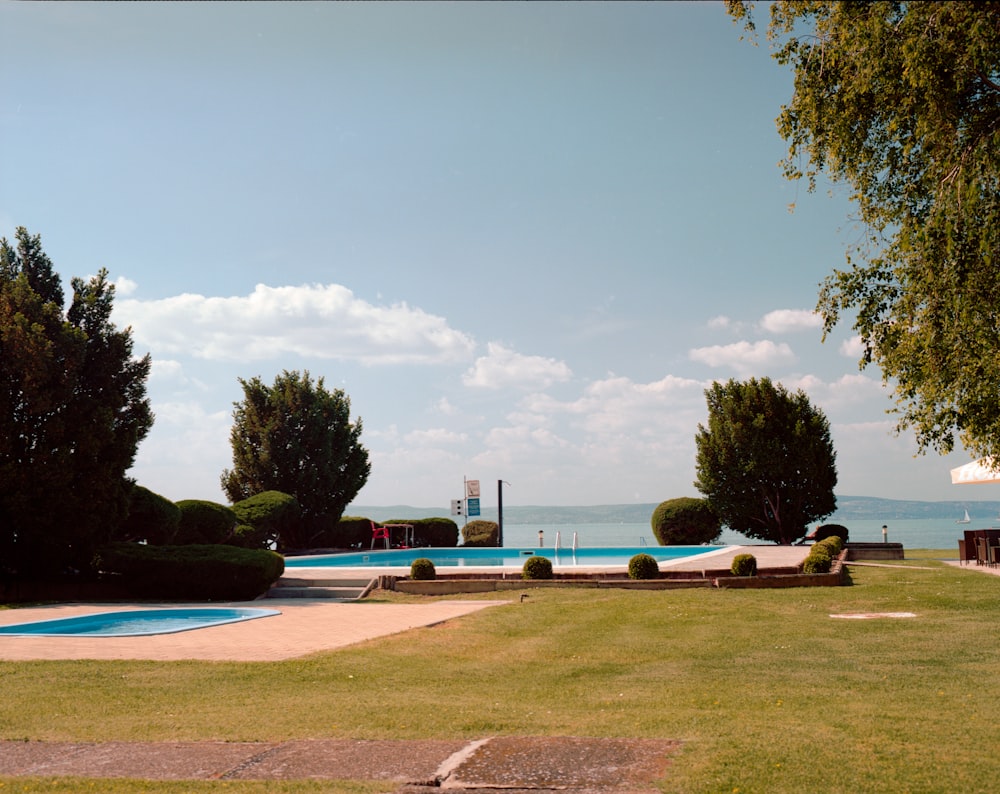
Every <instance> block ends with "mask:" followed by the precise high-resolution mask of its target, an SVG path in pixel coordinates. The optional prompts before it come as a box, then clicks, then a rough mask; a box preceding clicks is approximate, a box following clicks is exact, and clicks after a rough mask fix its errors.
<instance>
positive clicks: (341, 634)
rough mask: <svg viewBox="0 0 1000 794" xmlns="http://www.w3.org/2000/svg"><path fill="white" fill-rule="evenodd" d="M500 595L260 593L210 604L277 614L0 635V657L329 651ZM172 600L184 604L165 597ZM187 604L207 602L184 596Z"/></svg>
mask: <svg viewBox="0 0 1000 794" xmlns="http://www.w3.org/2000/svg"><path fill="white" fill-rule="evenodd" d="M504 603H507V602H505V601H433V602H429V603H427V604H370V603H365V602H363V601H361V602H355V603H326V602H323V601H310V600H304V599H289V600H280V599H270V598H269V599H263V600H259V601H250V602H243V603H233V604H212V606H241V607H262V608H267V609H277V610H279V611H280V612H281V614H280V615H275V616H272V617H265V618H257V619H255V620H248V621H245V622H242V623H229V624H226V625H222V626H212V627H209V628H204V629H197V630H195V631H182V632H178V633H176V634H159V635H154V636H149V637H7V636H3V637H0V659H4V660H11V661H16V660H20V661H24V660H29V659H154V660H163V661H169V660H177V659H204V660H212V661H238V662H239V661H243V662H269V661H278V660H281V659H292V658H295V657H296V656H305V655H306V654H309V653H315V652H317V651H328V650H332V649H334V648H342V647H344V646H346V645H353V644H354V643H358V642H363V641H364V640H368V639H372V638H375V637H383V636H385V635H387V634H396V633H398V632H401V631H407V630H408V629H413V628H418V627H422V626H431V625H434V624H435V623H441V622H443V621H446V620H451V619H452V618H457V617H461V616H462V615H468V614H470V613H471V612H476V611H478V610H480V609H484V608H486V607H488V606H496V605H498V604H504ZM156 606H157V605H155V604H56V605H51V606H41V607H26V608H22V609H2V610H0V625H10V624H13V623H26V622H29V621H34V620H49V619H52V618H64V617H71V616H73V615H81V614H93V613H95V612H114V611H118V610H123V609H137V608H142V609H149V608H151V607H154V608H155V607H156ZM163 606H169V607H171V608H175V607H182V606H185V605H184V604H165V605H163ZM189 606H205V604H190V605H189Z"/></svg>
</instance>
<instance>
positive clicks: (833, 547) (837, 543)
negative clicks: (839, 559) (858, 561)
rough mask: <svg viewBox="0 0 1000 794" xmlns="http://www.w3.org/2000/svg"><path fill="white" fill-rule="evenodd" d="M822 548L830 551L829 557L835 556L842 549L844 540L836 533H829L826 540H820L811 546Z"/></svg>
mask: <svg viewBox="0 0 1000 794" xmlns="http://www.w3.org/2000/svg"><path fill="white" fill-rule="evenodd" d="M817 547H819V548H824V549H826V550H827V551H829V552H830V556H831V557H836V556H837V555H838V554H840V552H842V551H843V550H844V541H842V540H841V539H840V537H839V536H838V535H830V537H828V538H827V539H826V540H821V541H820V542H819V543H816V544H814V545H813V548H814V549H815V548H817Z"/></svg>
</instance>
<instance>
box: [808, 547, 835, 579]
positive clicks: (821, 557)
mask: <svg viewBox="0 0 1000 794" xmlns="http://www.w3.org/2000/svg"><path fill="white" fill-rule="evenodd" d="M832 565H833V557H832V556H830V554H829V553H828V552H827V550H826V549H825V548H824V547H823V546H821V545H819V544H817V545H816V546H813V550H812V551H811V552H809V556H808V557H806V559H805V562H803V563H802V573H829V572H830V567H831V566H832Z"/></svg>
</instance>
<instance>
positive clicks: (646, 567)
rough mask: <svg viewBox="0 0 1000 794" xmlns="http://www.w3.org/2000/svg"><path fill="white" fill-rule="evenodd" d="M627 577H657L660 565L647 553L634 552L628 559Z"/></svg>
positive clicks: (658, 576)
mask: <svg viewBox="0 0 1000 794" xmlns="http://www.w3.org/2000/svg"><path fill="white" fill-rule="evenodd" d="M628 578H629V579H659V578H660V565H659V563H658V562H657V561H656V558H655V557H653V556H651V555H649V554H636V555H635V556H634V557H633V558H632V559H630V560H629V561H628Z"/></svg>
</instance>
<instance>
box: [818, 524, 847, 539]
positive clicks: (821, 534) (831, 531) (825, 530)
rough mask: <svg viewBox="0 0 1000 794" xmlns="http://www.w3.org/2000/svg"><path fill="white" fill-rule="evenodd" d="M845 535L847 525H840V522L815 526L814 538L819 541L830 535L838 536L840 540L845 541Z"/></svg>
mask: <svg viewBox="0 0 1000 794" xmlns="http://www.w3.org/2000/svg"><path fill="white" fill-rule="evenodd" d="M847 535H848V532H847V527H845V526H841V525H840V524H823V526H821V527H816V532H815V533H814V539H815V540H817V541H820V540H826V539H827V538H831V537H838V538H840V539H841V541H842V542H844V543H847Z"/></svg>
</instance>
